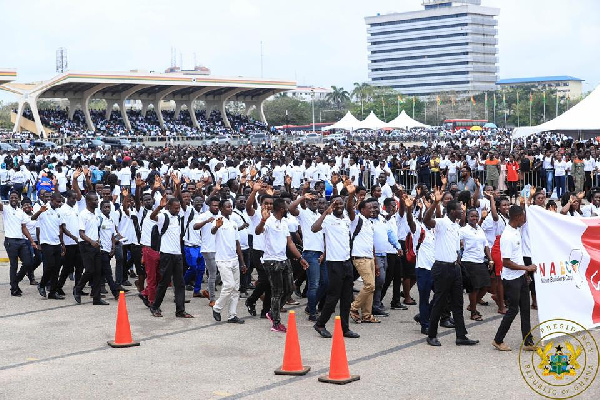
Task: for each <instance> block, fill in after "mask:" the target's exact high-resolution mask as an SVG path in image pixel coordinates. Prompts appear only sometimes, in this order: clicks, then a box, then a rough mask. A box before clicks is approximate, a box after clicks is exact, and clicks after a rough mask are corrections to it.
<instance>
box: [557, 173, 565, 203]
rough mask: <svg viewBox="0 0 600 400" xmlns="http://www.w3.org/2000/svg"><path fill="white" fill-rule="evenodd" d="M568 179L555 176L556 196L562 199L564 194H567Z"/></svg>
mask: <svg viewBox="0 0 600 400" xmlns="http://www.w3.org/2000/svg"><path fill="white" fill-rule="evenodd" d="M565 178H566V177H565V176H564V175H563V176H555V177H554V181H555V183H556V196H557V197H558V198H559V199H560V198H561V196H562V195H563V194H565V190H566V188H565V185H566V179H565Z"/></svg>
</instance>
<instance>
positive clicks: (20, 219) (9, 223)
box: [2, 204, 26, 239]
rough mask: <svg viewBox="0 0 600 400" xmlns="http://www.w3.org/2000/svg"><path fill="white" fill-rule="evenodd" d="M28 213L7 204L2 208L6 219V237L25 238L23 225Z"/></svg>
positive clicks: (3, 216)
mask: <svg viewBox="0 0 600 400" xmlns="http://www.w3.org/2000/svg"><path fill="white" fill-rule="evenodd" d="M25 217H26V215H25V213H24V212H23V210H21V209H20V208H13V207H12V206H11V205H10V204H6V205H5V206H4V208H3V210H2V218H3V221H4V237H6V238H10V239H23V238H24V236H23V230H22V226H23V224H25V223H26V218H25Z"/></svg>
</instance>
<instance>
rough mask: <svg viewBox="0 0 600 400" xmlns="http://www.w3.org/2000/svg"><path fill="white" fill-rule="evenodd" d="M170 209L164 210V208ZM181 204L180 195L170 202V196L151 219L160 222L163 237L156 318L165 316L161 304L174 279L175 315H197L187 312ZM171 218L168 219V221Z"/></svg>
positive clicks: (153, 212)
mask: <svg viewBox="0 0 600 400" xmlns="http://www.w3.org/2000/svg"><path fill="white" fill-rule="evenodd" d="M165 207H166V208H167V211H166V212H161V211H162V210H163V209H164V208H165ZM180 208H181V204H180V203H179V200H178V199H176V198H174V197H173V198H171V199H169V200H168V201H167V197H166V195H165V196H163V198H162V199H161V201H160V205H159V206H158V207H157V208H156V209H155V210H154V211H152V214H150V219H151V220H153V221H156V226H157V227H158V232H159V234H160V235H161V238H160V258H159V269H160V277H161V279H160V282H159V283H158V286H157V288H156V298H155V299H154V303H152V304H151V305H150V313H151V314H152V316H154V317H162V311H161V309H160V306H161V304H162V301H163V299H164V297H165V294H166V292H167V288H168V287H169V284H170V283H171V278H172V279H173V289H174V291H175V316H176V317H177V318H193V316H192V315H191V314H189V313H187V312H186V311H185V283H183V259H182V256H181V221H180V218H179V210H180ZM167 221H168V222H167Z"/></svg>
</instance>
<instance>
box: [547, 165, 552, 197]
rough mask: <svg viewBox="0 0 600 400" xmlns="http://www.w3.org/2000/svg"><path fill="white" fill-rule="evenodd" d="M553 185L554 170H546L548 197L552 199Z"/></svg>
mask: <svg viewBox="0 0 600 400" xmlns="http://www.w3.org/2000/svg"><path fill="white" fill-rule="evenodd" d="M553 183H554V170H553V169H547V170H546V196H548V197H550V196H551V195H552V189H553V186H552V185H553Z"/></svg>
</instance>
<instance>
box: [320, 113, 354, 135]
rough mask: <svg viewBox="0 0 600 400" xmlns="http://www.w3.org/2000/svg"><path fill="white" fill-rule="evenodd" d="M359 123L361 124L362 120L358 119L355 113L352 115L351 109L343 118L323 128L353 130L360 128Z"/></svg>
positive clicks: (326, 129)
mask: <svg viewBox="0 0 600 400" xmlns="http://www.w3.org/2000/svg"><path fill="white" fill-rule="evenodd" d="M359 125H360V121H359V120H358V119H356V117H355V116H354V115H352V113H351V112H350V111H348V112H347V113H346V115H344V116H343V117H342V119H340V120H339V121H338V122H336V123H335V124H333V125H330V126H326V127H324V128H323V129H322V130H324V131H328V130H331V129H344V130H347V131H351V130H354V129H358V126H359Z"/></svg>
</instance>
